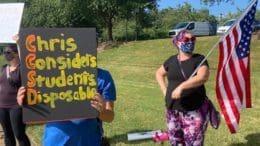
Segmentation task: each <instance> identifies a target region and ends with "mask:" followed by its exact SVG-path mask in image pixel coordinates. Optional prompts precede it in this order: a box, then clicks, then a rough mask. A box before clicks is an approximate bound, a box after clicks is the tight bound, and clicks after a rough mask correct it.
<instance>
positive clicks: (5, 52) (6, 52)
mask: <svg viewBox="0 0 260 146" xmlns="http://www.w3.org/2000/svg"><path fill="white" fill-rule="evenodd" d="M11 53H13V52H12V51H4V54H11Z"/></svg>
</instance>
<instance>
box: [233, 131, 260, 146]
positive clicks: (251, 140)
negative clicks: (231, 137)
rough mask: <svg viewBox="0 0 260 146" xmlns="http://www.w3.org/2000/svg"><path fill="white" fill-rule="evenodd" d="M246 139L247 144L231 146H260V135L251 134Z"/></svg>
mask: <svg viewBox="0 0 260 146" xmlns="http://www.w3.org/2000/svg"><path fill="white" fill-rule="evenodd" d="M245 139H246V140H247V142H246V143H234V144H231V145H229V146H260V140H259V139H260V133H254V134H249V135H247V136H246V137H245Z"/></svg>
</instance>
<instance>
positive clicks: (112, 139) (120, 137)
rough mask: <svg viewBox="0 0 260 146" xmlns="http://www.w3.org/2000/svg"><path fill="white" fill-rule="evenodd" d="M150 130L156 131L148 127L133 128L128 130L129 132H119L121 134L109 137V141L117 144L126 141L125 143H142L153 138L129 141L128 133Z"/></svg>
mask: <svg viewBox="0 0 260 146" xmlns="http://www.w3.org/2000/svg"><path fill="white" fill-rule="evenodd" d="M148 131H154V130H151V129H149V130H147V129H138V130H132V131H128V133H124V134H119V135H114V136H113V137H109V141H110V143H111V144H116V143H125V144H133V145H136V144H141V143H144V142H148V141H152V139H144V140H136V141H128V140H127V134H129V133H138V132H148Z"/></svg>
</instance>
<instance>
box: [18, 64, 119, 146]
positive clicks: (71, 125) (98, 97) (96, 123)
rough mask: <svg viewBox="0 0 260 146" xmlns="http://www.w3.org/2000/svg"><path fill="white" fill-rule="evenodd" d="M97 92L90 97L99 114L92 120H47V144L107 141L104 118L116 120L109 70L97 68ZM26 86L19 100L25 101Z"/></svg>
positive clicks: (97, 145) (87, 145) (96, 145)
mask: <svg viewBox="0 0 260 146" xmlns="http://www.w3.org/2000/svg"><path fill="white" fill-rule="evenodd" d="M97 81H98V87H97V91H98V93H96V94H95V96H94V97H93V99H92V100H91V106H93V107H94V108H95V109H97V110H98V111H99V117H98V118H93V119H77V120H68V121H58V122H47V123H46V126H45V131H44V136H43V145H44V146H53V145H56V146H64V145H68V146H74V145H75V146H101V145H103V144H102V143H103V142H104V141H103V140H104V138H103V128H102V121H104V122H112V121H113V119H114V101H115V100H116V89H115V85H114V81H113V78H112V76H111V75H110V73H109V72H108V71H106V70H104V69H100V68H98V69H97ZM25 92H26V88H24V87H21V88H20V89H19V91H18V96H17V101H18V104H19V105H22V104H23V99H24V97H25Z"/></svg>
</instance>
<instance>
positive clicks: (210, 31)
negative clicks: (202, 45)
mask: <svg viewBox="0 0 260 146" xmlns="http://www.w3.org/2000/svg"><path fill="white" fill-rule="evenodd" d="M182 30H188V31H191V32H192V33H193V34H194V35H195V36H208V35H215V34H216V27H214V25H212V24H211V23H209V22H198V21H191V22H180V23H178V24H177V25H176V26H175V27H174V28H173V29H171V30H170V31H169V36H175V35H176V34H178V32H180V31H182Z"/></svg>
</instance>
